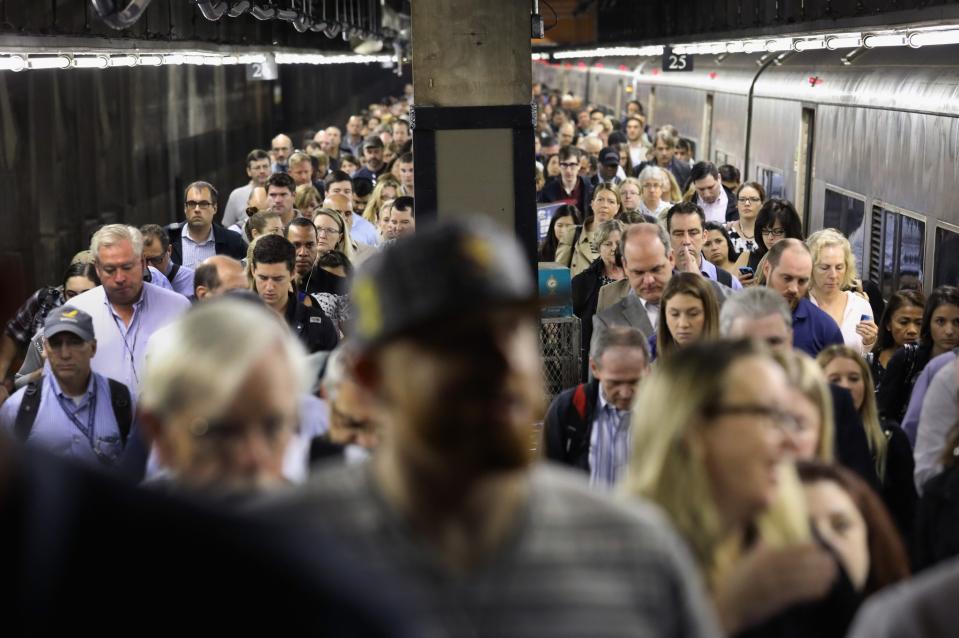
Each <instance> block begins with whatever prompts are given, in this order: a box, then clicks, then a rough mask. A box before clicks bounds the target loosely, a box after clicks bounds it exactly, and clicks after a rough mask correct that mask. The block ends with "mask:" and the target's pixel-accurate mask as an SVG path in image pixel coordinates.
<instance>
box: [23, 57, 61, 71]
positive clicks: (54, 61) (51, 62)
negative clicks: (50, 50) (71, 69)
mask: <svg viewBox="0 0 959 638" xmlns="http://www.w3.org/2000/svg"><path fill="white" fill-rule="evenodd" d="M68 66H70V58H68V57H67V56H65V55H49V56H47V55H45V56H39V57H35V56H30V57H29V58H27V68H28V69H37V70H39V69H65V68H67V67H68Z"/></svg>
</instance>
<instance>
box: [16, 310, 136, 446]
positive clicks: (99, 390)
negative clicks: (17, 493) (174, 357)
mask: <svg viewBox="0 0 959 638" xmlns="http://www.w3.org/2000/svg"><path fill="white" fill-rule="evenodd" d="M43 335H44V337H43V349H44V352H45V353H46V358H47V362H48V364H49V370H48V373H47V374H44V376H43V377H41V379H40V381H39V382H35V383H31V384H30V385H27V386H25V387H23V388H21V389H20V390H19V391H17V392H16V393H15V394H14V395H13V396H12V397H10V399H9V400H8V401H7V402H6V403H4V404H3V407H2V408H0V428H2V429H3V430H5V431H7V432H9V433H11V434H13V435H14V436H15V437H16V438H19V439H20V440H22V441H25V442H27V443H28V444H30V445H36V446H39V447H43V448H45V449H47V450H49V451H51V452H53V453H54V454H56V455H57V456H60V457H64V458H71V459H75V460H78V461H81V462H84V463H90V464H93V465H97V464H99V463H102V464H105V465H113V464H114V463H116V461H117V459H118V458H119V457H120V454H121V452H122V451H123V448H124V445H125V443H126V438H127V435H128V433H129V430H130V423H131V421H132V402H131V400H130V392H129V390H128V389H127V388H126V386H124V385H123V384H121V383H118V382H115V381H112V380H110V379H107V378H106V377H104V376H103V375H100V374H97V373H96V372H93V370H91V368H90V361H91V359H93V357H94V355H96V353H97V342H96V339H95V338H94V331H93V318H92V317H91V316H90V315H88V314H87V313H85V312H83V311H82V310H78V309H76V308H71V307H68V306H60V307H59V308H56V309H54V310H53V311H52V312H51V313H50V314H49V315H48V316H47V320H46V322H45V323H44V327H43ZM37 396H39V401H38V400H37ZM30 415H32V416H30Z"/></svg>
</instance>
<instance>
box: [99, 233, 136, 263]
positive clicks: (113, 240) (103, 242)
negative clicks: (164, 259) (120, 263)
mask: <svg viewBox="0 0 959 638" xmlns="http://www.w3.org/2000/svg"><path fill="white" fill-rule="evenodd" d="M121 241H128V242H130V245H132V246H133V254H134V256H136V258H137V259H140V258H141V257H143V233H141V232H140V231H139V229H137V228H135V227H133V226H127V225H126V224H107V225H106V226H101V227H100V229H99V230H98V231H97V232H95V233H93V238H92V239H91V240H90V252H91V253H92V254H93V260H94V261H97V260H98V259H99V257H100V248H109V247H110V246H116V245H117V244H119V243H120V242H121Z"/></svg>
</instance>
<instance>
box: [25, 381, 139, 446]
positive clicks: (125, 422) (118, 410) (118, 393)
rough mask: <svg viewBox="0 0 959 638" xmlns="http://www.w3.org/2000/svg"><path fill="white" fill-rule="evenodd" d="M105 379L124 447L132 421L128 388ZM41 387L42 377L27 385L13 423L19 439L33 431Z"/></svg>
mask: <svg viewBox="0 0 959 638" xmlns="http://www.w3.org/2000/svg"><path fill="white" fill-rule="evenodd" d="M107 381H108V382H109V383H110V405H111V406H112V407H113V416H114V418H115V419H116V420H117V429H118V430H120V444H121V445H122V446H123V447H126V444H127V437H128V436H129V435H130V424H131V423H132V422H133V410H132V407H133V402H132V401H131V400H130V390H129V389H128V388H127V387H126V386H125V385H124V384H122V383H120V382H119V381H114V380H113V379H107ZM42 389H43V377H40V380H39V381H32V382H30V384H29V385H27V389H26V391H25V393H24V395H23V401H22V402H21V403H20V409H19V410H18V411H17V419H16V421H14V425H13V432H14V434H15V436H16V438H17V440H19V441H26V440H27V439H28V438H30V432H31V431H33V424H34V422H35V421H36V420H37V412H38V411H39V408H40V395H41V394H42V392H41V390H42Z"/></svg>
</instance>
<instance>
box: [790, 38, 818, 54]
mask: <svg viewBox="0 0 959 638" xmlns="http://www.w3.org/2000/svg"><path fill="white" fill-rule="evenodd" d="M793 47H794V48H795V49H796V50H797V51H818V50H819V49H825V48H826V40H825V39H824V38H812V39H811V40H796V41H795V42H793Z"/></svg>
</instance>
